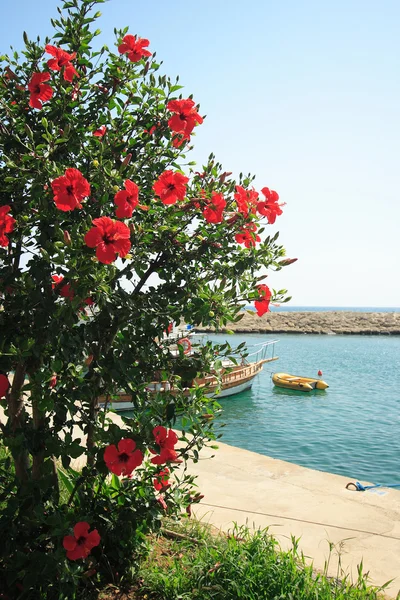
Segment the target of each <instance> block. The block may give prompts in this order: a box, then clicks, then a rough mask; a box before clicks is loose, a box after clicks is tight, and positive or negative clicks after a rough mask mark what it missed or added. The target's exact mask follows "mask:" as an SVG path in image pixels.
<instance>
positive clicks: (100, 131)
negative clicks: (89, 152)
mask: <svg viewBox="0 0 400 600" xmlns="http://www.w3.org/2000/svg"><path fill="white" fill-rule="evenodd" d="M106 133H107V127H106V126H105V125H102V126H101V127H99V128H98V129H96V131H95V132H94V133H93V135H94V137H103V135H105V134H106Z"/></svg>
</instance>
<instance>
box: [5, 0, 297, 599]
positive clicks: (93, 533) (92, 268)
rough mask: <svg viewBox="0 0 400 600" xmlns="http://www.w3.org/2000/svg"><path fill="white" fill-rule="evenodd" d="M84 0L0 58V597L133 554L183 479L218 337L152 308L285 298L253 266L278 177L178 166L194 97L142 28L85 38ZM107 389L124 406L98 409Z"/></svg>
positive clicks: (278, 256)
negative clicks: (258, 183)
mask: <svg viewBox="0 0 400 600" xmlns="http://www.w3.org/2000/svg"><path fill="white" fill-rule="evenodd" d="M103 1H104V0H70V1H68V2H64V3H63V5H62V6H61V7H60V8H59V16H58V18H57V19H53V20H52V21H51V23H52V27H53V34H52V37H51V38H46V39H45V40H43V41H42V40H40V39H39V38H37V40H35V41H33V40H29V39H28V37H27V35H26V34H24V36H23V38H24V44H25V46H24V49H23V51H22V52H21V53H18V52H14V51H13V52H12V53H11V54H9V55H4V56H2V57H1V69H0V73H1V74H0V150H1V157H0V181H1V186H0V331H1V337H0V397H1V403H2V406H3V415H2V418H1V423H0V429H1V445H2V449H3V452H4V458H3V460H2V465H1V467H0V504H1V508H2V512H1V517H0V535H1V540H2V544H1V547H0V571H1V573H2V577H1V581H0V592H1V593H2V594H3V597H4V598H35V599H37V598H49V599H53V598H54V599H57V600H58V599H62V598H75V597H78V596H79V595H80V594H81V593H83V594H87V593H88V591H90V590H95V589H97V588H98V586H99V585H101V584H102V583H104V582H106V581H111V582H114V583H120V582H121V581H123V580H124V579H125V580H126V579H127V578H128V577H129V576H131V575H132V573H134V572H135V565H136V561H137V560H138V559H139V558H140V556H141V552H142V551H143V549H144V540H145V536H146V534H147V533H148V532H150V531H155V530H157V528H159V527H160V523H161V519H162V517H163V515H164V514H166V513H167V514H169V515H179V514H180V513H181V511H184V509H185V508H186V509H187V510H188V511H189V510H190V505H191V504H192V503H193V502H196V501H199V499H200V498H201V496H200V492H201V490H200V491H196V488H194V487H193V478H192V477H191V476H190V475H188V473H187V470H186V464H187V461H189V460H191V459H193V460H197V459H198V453H199V451H200V450H201V448H202V446H204V444H209V443H212V440H214V439H215V437H216V434H215V433H214V430H213V418H212V417H213V414H214V411H215V410H216V409H218V405H217V404H216V402H215V400H213V399H209V398H207V397H206V396H205V395H204V390H203V389H202V388H200V387H198V386H196V384H195V381H196V376H200V375H204V374H207V373H211V372H215V371H218V369H219V368H220V367H221V362H219V361H220V360H221V358H223V357H224V356H229V355H230V352H231V350H230V347H229V345H227V344H224V345H220V346H213V345H212V344H211V343H206V344H205V345H202V346H200V347H197V348H192V351H190V352H189V347H188V346H185V345H184V344H182V345H178V349H177V350H175V351H172V350H171V343H172V342H171V337H170V336H169V332H170V331H171V323H182V322H186V323H190V324H192V325H194V326H196V325H199V324H200V323H202V324H203V325H208V326H214V327H215V328H216V329H217V330H218V329H221V328H224V327H226V326H227V325H228V324H229V322H235V321H238V320H239V319H240V318H241V316H242V313H241V307H242V306H243V304H247V303H249V302H252V301H254V302H255V306H256V310H257V312H258V314H259V315H262V314H264V313H265V312H267V311H268V310H269V304H270V302H271V301H283V300H284V299H285V297H284V296H285V291H284V290H279V291H274V290H273V289H271V288H270V287H269V286H267V285H266V284H265V283H261V280H262V279H264V277H265V276H263V277H260V276H259V275H258V273H259V271H260V268H261V267H264V268H269V269H272V270H279V269H281V268H282V267H283V266H285V265H286V264H289V263H290V262H291V260H290V259H286V258H284V256H285V252H284V249H283V248H282V247H281V246H279V245H278V244H277V235H274V236H273V237H270V236H266V234H264V236H262V233H263V226H264V225H265V226H267V225H268V224H270V223H274V222H275V219H276V217H277V216H278V215H280V214H281V213H282V208H281V206H282V205H281V204H280V202H279V197H278V194H277V193H276V192H274V191H272V190H270V189H269V188H267V187H265V188H263V189H262V190H261V192H260V193H258V192H257V191H256V190H255V189H253V187H252V184H253V178H252V177H251V176H246V177H245V176H242V175H240V177H239V179H238V180H237V181H235V180H234V179H233V178H232V174H231V173H229V172H226V171H224V170H223V169H222V166H221V165H220V164H219V163H218V162H217V161H216V159H215V157H214V156H213V155H211V156H210V157H209V158H208V160H207V161H205V164H204V165H203V166H202V167H201V169H200V170H195V169H196V167H195V165H194V163H193V162H189V161H188V160H187V158H186V156H187V153H188V152H189V151H190V149H191V144H192V141H193V135H194V133H195V130H196V128H197V127H199V126H201V124H202V122H203V117H202V116H201V111H200V108H199V105H198V104H196V102H195V100H193V99H192V97H190V96H189V97H188V96H187V94H184V93H183V92H182V91H181V90H182V87H181V86H180V85H179V83H178V79H177V80H171V79H170V78H169V77H167V76H166V75H161V74H159V73H160V64H159V63H158V62H157V60H156V56H155V52H154V49H153V48H152V47H151V45H150V42H149V41H148V40H147V39H143V38H140V37H138V36H136V35H133V34H130V33H128V28H126V29H124V30H122V31H119V30H116V31H115V35H116V44H115V47H113V48H108V47H107V46H101V45H100V44H97V40H96V36H97V35H98V34H99V33H100V32H99V30H97V29H96V28H95V22H96V19H97V18H98V17H99V16H100V12H98V11H97V8H98V5H100V4H102V2H103ZM96 11H97V12H96ZM155 380H158V381H168V382H172V385H170V386H169V387H170V389H169V391H168V390H167V389H165V390H164V392H159V393H156V392H155V391H154V386H153V387H151V382H153V381H155ZM189 383H191V385H192V387H190V389H188V388H187V386H188V384H189ZM120 393H124V394H125V395H128V396H129V397H130V399H131V402H132V405H133V408H132V411H131V412H130V413H129V414H128V415H127V416H124V417H122V419H116V418H113V417H112V415H111V416H110V413H109V412H108V411H107V409H108V408H110V407H112V402H113V400H117V399H118V395H119V394H120Z"/></svg>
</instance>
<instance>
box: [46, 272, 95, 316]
mask: <svg viewBox="0 0 400 600" xmlns="http://www.w3.org/2000/svg"><path fill="white" fill-rule="evenodd" d="M51 278H52V280H53V281H54V283H52V285H51V287H52V289H53V290H56V291H58V292H59V294H60V296H62V297H63V298H68V299H69V300H73V299H74V298H75V290H74V289H73V287H72V286H71V284H70V283H66V284H65V285H63V286H61V287H60V284H61V282H62V281H63V280H64V277H63V276H62V275H52V276H51ZM83 302H84V303H85V304H87V305H88V306H92V305H93V304H94V300H92V298H90V297H89V298H85V299H84V301H83ZM78 310H84V307H83V306H82V307H80V308H78Z"/></svg>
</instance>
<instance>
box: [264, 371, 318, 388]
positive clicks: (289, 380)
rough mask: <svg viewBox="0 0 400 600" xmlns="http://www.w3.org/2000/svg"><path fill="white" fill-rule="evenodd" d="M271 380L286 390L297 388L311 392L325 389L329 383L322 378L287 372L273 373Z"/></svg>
mask: <svg viewBox="0 0 400 600" xmlns="http://www.w3.org/2000/svg"><path fill="white" fill-rule="evenodd" d="M272 381H273V382H274V384H275V385H277V386H278V387H282V388H286V389H288V390H298V391H300V392H311V391H312V390H326V388H327V387H329V385H328V384H327V383H325V381H322V379H312V378H311V377H300V376H298V375H289V373H274V374H273V375H272Z"/></svg>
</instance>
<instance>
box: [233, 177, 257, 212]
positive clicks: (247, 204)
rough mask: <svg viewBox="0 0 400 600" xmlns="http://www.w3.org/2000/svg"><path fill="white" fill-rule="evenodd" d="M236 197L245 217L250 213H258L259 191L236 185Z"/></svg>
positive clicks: (239, 209) (239, 208)
mask: <svg viewBox="0 0 400 600" xmlns="http://www.w3.org/2000/svg"><path fill="white" fill-rule="evenodd" d="M235 189H236V194H234V198H235V200H236V204H237V207H238V211H239V212H240V213H242V215H243V216H244V218H245V219H247V217H248V216H249V214H250V213H251V214H256V208H257V200H258V193H257V192H256V191H255V190H245V189H244V188H243V187H242V186H241V185H237V186H236V188H235Z"/></svg>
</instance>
